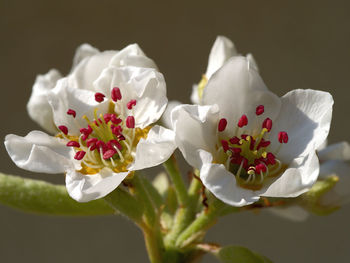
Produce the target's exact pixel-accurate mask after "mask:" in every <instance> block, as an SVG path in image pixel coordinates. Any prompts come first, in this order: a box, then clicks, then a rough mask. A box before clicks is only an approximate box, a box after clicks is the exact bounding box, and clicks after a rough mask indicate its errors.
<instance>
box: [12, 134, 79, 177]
mask: <svg viewBox="0 0 350 263" xmlns="http://www.w3.org/2000/svg"><path fill="white" fill-rule="evenodd" d="M5 147H6V150H7V152H8V154H9V155H10V157H11V159H12V160H13V162H14V163H15V164H16V165H17V166H18V167H20V168H22V169H25V170H29V171H33V172H40V173H53V174H55V173H63V172H64V171H66V170H67V169H69V168H72V167H73V166H74V163H73V160H74V159H73V157H74V154H75V153H74V150H73V149H72V148H71V147H67V146H66V145H65V141H63V140H62V139H59V138H56V137H52V136H49V135H47V134H46V133H43V132H41V131H32V132H30V133H28V135H27V136H25V137H21V136H17V135H13V134H10V135H7V136H6V138H5ZM76 167H77V168H79V166H78V165H77V166H76Z"/></svg>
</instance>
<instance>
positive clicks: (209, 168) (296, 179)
mask: <svg viewBox="0 0 350 263" xmlns="http://www.w3.org/2000/svg"><path fill="white" fill-rule="evenodd" d="M250 65H251V64H250V63H249V61H248V59H247V58H245V57H239V56H236V57H233V58H231V59H229V60H228V61H227V62H226V63H225V64H224V66H222V67H221V68H220V69H219V70H218V71H217V72H216V73H214V75H213V76H212V77H211V78H210V80H209V82H208V85H207V86H206V88H205V90H204V92H203V104H204V105H205V106H199V105H181V106H178V107H176V108H175V109H174V110H173V112H172V123H173V126H174V130H175V133H176V143H177V145H178V147H179V149H180V150H181V152H182V153H183V155H184V157H185V159H186V160H187V162H188V163H189V164H191V165H192V166H194V167H195V168H198V169H199V170H200V178H201V180H202V182H203V184H204V185H205V186H206V187H207V188H208V190H209V191H211V192H212V193H213V194H214V195H215V196H216V197H217V198H219V199H220V200H222V201H224V202H225V203H227V204H230V205H233V206H243V205H247V204H251V203H253V202H255V201H257V200H258V199H259V198H260V196H269V197H295V196H298V195H300V194H302V193H304V192H306V191H307V190H308V189H309V188H310V187H311V186H312V185H313V183H314V182H315V181H316V179H317V176H318V173H319V162H318V158H317V155H316V152H315V150H316V149H317V148H318V147H319V146H320V145H321V144H322V143H323V142H324V140H325V139H326V137H327V135H328V132H329V128H330V122H331V117H332V105H333V99H332V96H331V95H330V94H329V93H327V92H322V91H315V90H294V91H291V92H289V93H287V94H286V95H284V96H283V97H282V98H278V97H277V96H276V95H274V94H273V93H271V92H270V91H269V90H268V89H267V88H266V86H265V84H264V83H263V81H262V79H261V78H260V76H259V74H258V72H257V71H256V69H255V68H254V67H250Z"/></svg>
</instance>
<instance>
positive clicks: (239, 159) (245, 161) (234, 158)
mask: <svg viewBox="0 0 350 263" xmlns="http://www.w3.org/2000/svg"><path fill="white" fill-rule="evenodd" d="M231 163H233V164H238V165H241V164H242V167H243V168H244V169H246V168H248V159H247V158H245V157H243V156H241V155H239V154H234V155H232V156H231Z"/></svg>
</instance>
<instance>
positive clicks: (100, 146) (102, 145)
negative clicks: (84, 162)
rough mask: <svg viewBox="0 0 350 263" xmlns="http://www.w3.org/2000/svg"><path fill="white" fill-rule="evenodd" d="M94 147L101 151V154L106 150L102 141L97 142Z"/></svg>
mask: <svg viewBox="0 0 350 263" xmlns="http://www.w3.org/2000/svg"><path fill="white" fill-rule="evenodd" d="M96 146H97V148H99V149H102V152H103V153H105V152H106V151H107V150H108V147H107V145H106V144H105V143H104V142H103V141H97V142H96Z"/></svg>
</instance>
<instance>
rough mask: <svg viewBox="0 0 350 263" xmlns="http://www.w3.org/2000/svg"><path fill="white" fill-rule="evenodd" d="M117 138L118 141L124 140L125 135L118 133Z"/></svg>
mask: <svg viewBox="0 0 350 263" xmlns="http://www.w3.org/2000/svg"><path fill="white" fill-rule="evenodd" d="M117 138H118V140H119V141H125V137H124V135H122V134H120V135H118V136H117Z"/></svg>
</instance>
